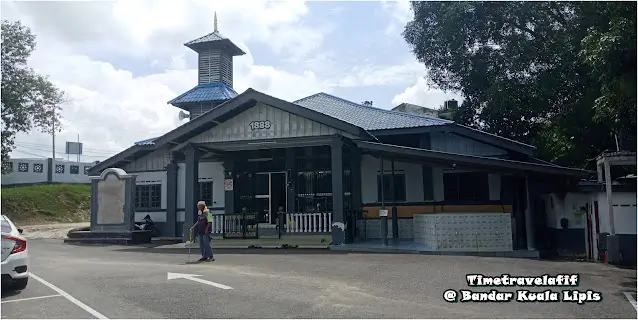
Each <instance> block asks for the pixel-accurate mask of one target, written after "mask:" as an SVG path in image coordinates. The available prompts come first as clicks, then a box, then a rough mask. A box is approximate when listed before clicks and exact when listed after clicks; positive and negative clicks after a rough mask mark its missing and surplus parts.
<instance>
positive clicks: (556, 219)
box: [545, 193, 591, 229]
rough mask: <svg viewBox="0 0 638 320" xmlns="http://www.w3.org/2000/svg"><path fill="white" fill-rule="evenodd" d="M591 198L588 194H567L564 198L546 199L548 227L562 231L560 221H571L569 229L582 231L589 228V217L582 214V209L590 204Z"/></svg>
mask: <svg viewBox="0 0 638 320" xmlns="http://www.w3.org/2000/svg"><path fill="white" fill-rule="evenodd" d="M590 199H591V198H590V196H589V194H586V193H567V194H566V195H565V197H564V198H560V197H558V196H557V195H556V194H553V193H552V194H550V195H548V196H546V197H545V212H546V213H547V226H548V227H550V228H554V229H562V228H563V227H561V225H560V220H561V219H563V218H567V219H568V220H569V224H568V226H567V227H568V228H569V229H582V228H585V227H586V226H587V216H586V215H585V214H583V213H582V212H581V208H582V207H585V206H586V205H587V203H589V202H590Z"/></svg>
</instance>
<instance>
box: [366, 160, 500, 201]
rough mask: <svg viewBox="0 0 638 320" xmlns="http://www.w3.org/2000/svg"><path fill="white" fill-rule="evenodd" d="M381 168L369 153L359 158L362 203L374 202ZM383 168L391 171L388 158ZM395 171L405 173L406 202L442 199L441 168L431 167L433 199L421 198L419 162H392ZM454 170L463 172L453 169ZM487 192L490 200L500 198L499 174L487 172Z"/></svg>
mask: <svg viewBox="0 0 638 320" xmlns="http://www.w3.org/2000/svg"><path fill="white" fill-rule="evenodd" d="M380 170H381V166H380V163H379V159H377V158H374V157H373V156H370V155H364V156H363V157H362V158H361V192H362V202H363V203H376V202H377V201H378V199H377V197H378V195H377V174H378V173H379V171H380ZM383 170H384V171H385V172H386V174H389V173H391V166H390V160H384V162H383ZM394 170H395V172H396V173H404V174H405V182H406V202H420V201H432V200H433V201H443V199H444V194H443V190H444V189H443V173H444V172H445V171H446V170H445V169H443V168H436V167H435V168H432V184H433V195H434V199H423V169H422V166H421V164H419V163H406V162H398V161H395V163H394ZM454 172H464V171H461V170H455V171H454ZM488 183H489V188H490V190H489V194H490V200H500V199H501V175H499V174H489V175H488Z"/></svg>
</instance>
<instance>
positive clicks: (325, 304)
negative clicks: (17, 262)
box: [0, 240, 636, 319]
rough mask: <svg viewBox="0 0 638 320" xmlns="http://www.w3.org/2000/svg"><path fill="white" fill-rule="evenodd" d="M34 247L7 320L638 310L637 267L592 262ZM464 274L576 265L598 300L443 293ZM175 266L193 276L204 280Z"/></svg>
mask: <svg viewBox="0 0 638 320" xmlns="http://www.w3.org/2000/svg"><path fill="white" fill-rule="evenodd" d="M29 250H30V255H31V265H30V266H29V269H30V270H31V272H32V273H33V275H32V277H31V279H30V280H29V285H28V287H27V289H25V290H24V291H22V292H10V291H5V292H3V294H2V304H1V310H0V313H1V314H0V315H1V317H2V318H12V319H15V318H631V319H635V318H636V309H634V308H635V307H634V306H632V304H631V303H630V302H629V301H628V299H627V297H626V295H625V294H624V293H625V292H634V293H635V291H636V271H635V270H623V269H617V268H614V267H611V266H606V265H601V264H594V263H578V262H548V261H534V260H524V259H500V258H479V257H452V256H424V255H402V254H387V255H381V254H329V253H326V254H286V255H283V254H223V253H220V254H218V255H217V256H216V259H217V261H215V262H211V263H206V264H185V262H186V260H187V255H186V254H166V253H163V254H160V253H153V252H146V251H138V250H131V249H130V248H125V247H117V246H109V247H102V246H73V245H68V244H63V243H61V241H59V240H31V241H30V242H29ZM191 258H192V259H195V258H196V252H194V254H193V256H192V257H191ZM169 273H171V277H173V278H174V279H169ZM467 273H480V274H484V275H492V276H497V275H501V274H505V273H507V274H512V275H519V276H539V275H543V274H565V273H580V276H581V278H580V286H579V287H578V288H572V289H577V290H581V291H585V290H587V289H591V290H594V291H597V292H600V293H601V294H602V297H603V299H602V301H600V302H589V303H585V304H582V305H579V304H576V303H566V302H557V303H556V302H551V303H550V302H548V303H541V302H536V303H521V302H507V303H496V302H480V303H478V302H466V303H459V302H457V303H449V302H445V301H444V300H443V292H444V291H445V290H446V289H455V290H460V289H463V290H470V289H472V290H475V291H489V290H490V288H470V287H468V285H467V283H466V280H465V274H467ZM178 274H196V275H199V277H196V278H197V279H201V280H202V281H201V282H197V281H194V280H191V279H184V278H179V277H180V275H178ZM175 277H177V278H175ZM227 287H231V288H230V289H228V288H227ZM493 289H497V290H500V291H509V292H512V291H515V290H517V289H521V288H514V287H509V288H493ZM522 289H529V290H536V291H540V290H543V288H538V287H536V288H534V287H527V288H522ZM545 289H547V288H545ZM550 289H552V290H555V291H559V290H562V289H560V288H550Z"/></svg>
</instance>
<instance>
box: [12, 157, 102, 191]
mask: <svg viewBox="0 0 638 320" xmlns="http://www.w3.org/2000/svg"><path fill="white" fill-rule="evenodd" d="M10 161H11V162H13V171H12V172H11V173H8V174H3V175H2V181H1V183H2V184H3V185H12V184H29V183H44V182H56V183H90V180H89V176H88V175H86V174H84V167H91V166H93V165H94V163H92V162H74V161H66V160H60V159H55V160H52V162H53V163H52V171H53V172H52V174H51V181H48V172H49V163H48V161H49V159H11V160H10ZM20 163H26V164H28V171H27V172H20V171H19V170H18V169H19V166H20ZM35 164H41V165H42V172H34V170H33V169H34V165H35ZM56 165H62V166H64V173H56V172H55V169H56V168H55V166H56ZM71 166H78V167H79V168H78V173H77V174H71Z"/></svg>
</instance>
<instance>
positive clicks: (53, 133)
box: [51, 106, 55, 160]
mask: <svg viewBox="0 0 638 320" xmlns="http://www.w3.org/2000/svg"><path fill="white" fill-rule="evenodd" d="M51 120H53V122H52V123H53V125H52V129H53V130H51V135H52V136H53V159H54V160H55V106H54V107H53V118H52V119H51Z"/></svg>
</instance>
